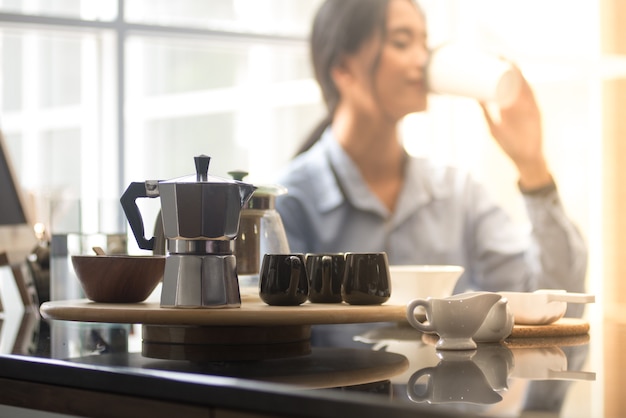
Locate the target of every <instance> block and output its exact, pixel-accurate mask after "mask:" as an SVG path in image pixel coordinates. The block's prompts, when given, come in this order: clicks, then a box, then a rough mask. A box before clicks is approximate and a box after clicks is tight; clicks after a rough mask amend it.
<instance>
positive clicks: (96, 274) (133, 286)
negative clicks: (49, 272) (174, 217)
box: [72, 255, 165, 303]
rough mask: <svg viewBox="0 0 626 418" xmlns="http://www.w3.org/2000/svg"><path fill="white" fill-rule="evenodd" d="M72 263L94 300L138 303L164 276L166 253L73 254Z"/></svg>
mask: <svg viewBox="0 0 626 418" xmlns="http://www.w3.org/2000/svg"><path fill="white" fill-rule="evenodd" d="M72 265H73V266H74V271H75V272H76V276H78V280H79V281H80V284H81V285H82V287H83V291H84V292H85V296H87V298H89V299H91V300H92V301H94V302H106V303H138V302H143V301H144V300H146V298H147V297H148V296H150V294H151V293H152V291H153V290H154V288H155V287H156V286H157V284H159V282H160V281H161V279H162V278H163V271H164V269H165V256H156V255H155V256H130V255H73V256H72Z"/></svg>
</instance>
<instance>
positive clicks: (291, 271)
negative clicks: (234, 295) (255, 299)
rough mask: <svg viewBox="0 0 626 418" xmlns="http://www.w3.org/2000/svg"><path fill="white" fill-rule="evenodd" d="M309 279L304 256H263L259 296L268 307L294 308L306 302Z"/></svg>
mask: <svg viewBox="0 0 626 418" xmlns="http://www.w3.org/2000/svg"><path fill="white" fill-rule="evenodd" d="M308 295H309V278H308V275H307V271H306V264H305V259H304V254H265V255H264V256H263V262H262V264H261V272H260V277H259V296H260V297H261V300H262V301H263V302H265V303H267V304H268V305H281V306H294V305H300V304H301V303H304V302H306V300H307V297H308Z"/></svg>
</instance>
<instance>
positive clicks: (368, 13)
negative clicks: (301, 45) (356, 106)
mask: <svg viewBox="0 0 626 418" xmlns="http://www.w3.org/2000/svg"><path fill="white" fill-rule="evenodd" d="M388 4H389V0H326V1H325V2H324V3H323V4H322V6H321V7H320V8H319V10H318V12H317V14H316V15H315V19H314V20H313V27H312V30H311V37H310V48H311V51H310V53H311V61H312V63H313V71H314V73H315V78H316V80H317V83H318V84H319V86H320V89H321V90H322V96H323V98H324V102H325V103H326V109H327V111H328V114H327V116H326V117H325V118H324V119H323V120H322V121H321V122H320V123H319V124H318V125H317V126H316V127H315V128H314V129H313V131H312V132H311V133H310V134H309V136H308V137H307V139H306V140H305V141H304V143H303V144H302V146H301V147H300V149H299V150H298V154H300V153H303V152H304V151H306V150H308V149H309V148H311V147H312V146H313V144H315V143H316V142H317V140H318V139H319V138H320V136H321V135H322V133H323V132H324V130H325V129H326V128H327V127H328V126H329V125H330V124H331V123H332V119H333V114H334V113H335V108H336V107H337V103H338V102H339V91H338V90H337V86H335V83H334V81H333V79H332V76H331V70H332V68H333V67H335V66H336V65H338V64H339V63H340V60H341V59H342V57H344V56H345V55H349V54H353V53H355V52H357V51H358V50H359V48H360V47H361V45H363V43H364V42H365V41H367V40H368V39H370V38H371V37H372V36H373V34H374V33H375V32H376V31H380V34H381V36H384V31H385V23H386V18H387V6H388ZM377 61H378V60H376V62H375V66H376V65H377ZM375 66H374V68H372V72H373V71H374V70H375Z"/></svg>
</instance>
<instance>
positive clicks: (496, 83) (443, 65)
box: [426, 44, 522, 107]
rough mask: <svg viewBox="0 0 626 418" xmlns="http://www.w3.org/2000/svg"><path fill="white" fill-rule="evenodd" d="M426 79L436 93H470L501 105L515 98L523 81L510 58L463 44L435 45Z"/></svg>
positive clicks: (427, 68) (505, 104) (468, 94)
mask: <svg viewBox="0 0 626 418" xmlns="http://www.w3.org/2000/svg"><path fill="white" fill-rule="evenodd" d="M426 79H427V83H428V88H429V90H430V91H431V92H433V93H438V94H451V95H456V96H464V97H469V98H473V99H476V100H478V101H481V102H486V103H496V104H498V105H499V106H500V107H507V106H509V105H511V104H512V103H513V102H514V101H515V99H516V98H517V96H518V94H519V91H520V87H521V84H522V78H521V74H520V72H519V70H517V69H516V68H515V67H514V66H513V65H512V64H511V63H510V62H509V61H506V60H504V59H502V58H500V57H498V56H496V55H492V54H489V53H487V52H485V51H482V50H480V49H477V48H473V47H471V46H465V45H461V44H445V45H443V46H440V47H438V48H436V49H434V50H433V51H432V52H431V55H430V60H429V62H428V64H427V67H426Z"/></svg>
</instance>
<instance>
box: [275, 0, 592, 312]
mask: <svg viewBox="0 0 626 418" xmlns="http://www.w3.org/2000/svg"><path fill="white" fill-rule="evenodd" d="M311 52H312V60H313V66H314V70H315V75H316V78H317V80H318V82H319V84H320V87H321V89H322V92H323V96H324V99H325V102H326V104H327V107H328V111H329V117H328V118H327V120H326V121H325V122H324V123H323V124H322V125H321V127H320V129H318V130H317V132H315V133H314V134H313V136H312V138H311V139H310V140H309V141H308V143H307V144H306V145H305V146H304V151H305V152H303V153H301V154H300V155H299V156H297V157H296V158H295V159H294V160H293V161H292V162H291V163H290V165H289V166H288V167H287V169H286V171H285V172H284V173H283V174H282V175H281V178H280V180H279V181H280V182H281V184H284V185H285V186H287V188H288V190H289V193H288V194H287V195H285V196H284V197H281V199H279V201H278V202H277V207H278V210H279V212H280V214H281V216H282V219H283V222H284V224H285V229H286V231H287V235H288V238H289V243H290V246H291V249H292V251H295V252H346V251H386V252H387V254H388V257H389V261H390V263H391V264H458V265H462V266H464V267H465V273H464V274H463V276H462V277H461V279H460V280H459V282H458V284H457V288H456V291H457V292H459V291H466V290H486V291H498V290H516V291H532V290H535V289H538V288H560V289H567V290H569V291H576V292H580V291H583V290H584V279H585V271H586V258H587V255H586V247H585V244H584V242H583V240H582V238H581V236H580V234H579V233H578V231H577V230H576V228H575V227H574V225H573V224H572V223H571V222H570V221H569V220H568V218H567V216H566V215H565V212H564V210H563V207H562V205H561V203H560V200H559V196H558V193H557V189H556V186H555V184H554V181H553V180H552V176H551V175H550V171H549V169H548V165H547V163H546V161H545V159H544V155H543V151H542V132H541V121H540V115H539V110H538V107H537V104H536V102H535V99H534V97H533V93H532V91H531V89H530V87H529V86H528V84H527V83H526V81H525V80H524V82H523V86H522V90H521V93H520V95H519V97H518V99H517V100H516V101H515V103H513V104H512V105H511V106H510V107H508V108H506V109H500V113H501V114H500V118H499V120H498V121H495V120H493V119H492V118H491V117H490V116H489V113H488V112H486V111H485V112H484V115H485V118H486V120H487V122H488V124H489V127H490V130H491V133H492V135H493V137H494V138H495V140H496V141H497V142H498V144H499V145H500V146H501V147H502V149H503V150H504V152H505V153H506V154H507V155H508V156H509V157H510V159H511V160H512V162H513V164H514V165H515V167H516V168H517V170H518V172H519V184H518V186H519V189H520V191H521V193H522V195H523V197H524V200H525V202H526V207H527V209H528V215H529V218H530V220H531V222H532V226H533V230H532V236H531V237H528V236H524V235H522V234H520V233H519V231H518V230H517V229H516V228H515V227H514V225H513V223H512V221H511V220H510V219H509V218H508V217H507V215H506V214H505V213H504V211H503V210H502V209H501V208H500V207H498V206H496V205H495V204H494V202H493V201H492V200H491V199H490V198H489V196H487V193H486V192H485V190H484V189H483V188H482V187H481V186H480V185H479V184H477V183H475V182H474V180H472V178H471V177H470V176H468V175H467V174H466V173H463V172H461V171H459V170H456V169H454V168H451V167H440V166H437V165H435V164H433V163H432V162H429V161H427V160H424V159H418V158H413V157H410V156H408V155H407V153H406V152H405V150H404V149H403V147H402V144H401V141H400V139H399V137H398V123H399V122H400V121H401V120H402V118H403V117H404V116H405V115H407V114H409V113H412V112H417V111H423V110H425V109H426V107H427V88H426V85H425V77H424V66H425V64H426V61H427V59H428V54H429V52H428V48H427V46H426V27H425V19H424V16H423V15H422V13H421V11H420V9H419V8H418V6H417V5H416V4H415V3H414V2H413V1H411V0H387V1H383V0H328V1H326V2H325V3H324V4H323V5H322V6H321V8H320V10H319V11H318V14H317V15H316V18H315V21H314V24H313V30H312V35H311ZM483 109H484V107H483ZM571 313H572V312H570V314H571Z"/></svg>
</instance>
